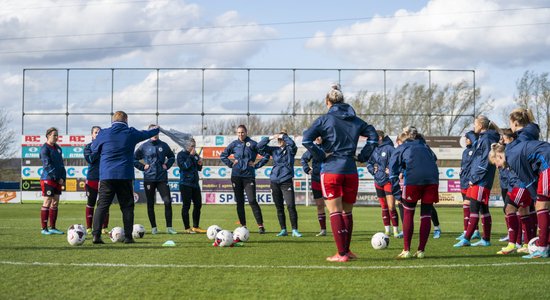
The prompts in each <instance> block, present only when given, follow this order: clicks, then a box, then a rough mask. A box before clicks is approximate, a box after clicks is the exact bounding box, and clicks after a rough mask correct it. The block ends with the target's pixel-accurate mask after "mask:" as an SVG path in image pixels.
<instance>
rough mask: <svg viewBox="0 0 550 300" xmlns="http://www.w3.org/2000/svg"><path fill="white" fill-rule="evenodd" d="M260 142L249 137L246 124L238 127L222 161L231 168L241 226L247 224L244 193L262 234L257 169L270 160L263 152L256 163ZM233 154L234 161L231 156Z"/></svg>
mask: <svg viewBox="0 0 550 300" xmlns="http://www.w3.org/2000/svg"><path fill="white" fill-rule="evenodd" d="M258 152H259V151H258V143H256V142H255V141H253V140H252V139H251V138H249V137H248V130H247V129H246V126H244V125H239V126H238V127H237V139H236V140H234V141H233V142H231V143H230V144H229V145H228V146H227V147H226V148H225V149H224V150H223V152H222V154H221V155H220V159H221V161H222V162H223V163H224V164H225V165H226V166H228V167H230V168H231V183H232V185H233V192H234V193H235V202H237V215H238V216H239V222H240V223H241V226H246V213H245V210H244V194H245V193H246V198H247V199H248V203H249V204H250V207H252V213H253V214H254V218H255V219H256V223H257V224H258V231H259V233H260V234H264V233H265V228H264V220H263V216H262V209H261V208H260V205H259V204H258V201H257V200H256V169H259V168H261V167H262V166H264V165H265V164H266V163H267V162H268V161H269V155H268V154H262V155H264V157H263V158H262V159H261V160H260V161H259V162H258V163H255V161H256V157H257V156H258ZM231 155H233V161H231V160H230V159H229V156H231Z"/></svg>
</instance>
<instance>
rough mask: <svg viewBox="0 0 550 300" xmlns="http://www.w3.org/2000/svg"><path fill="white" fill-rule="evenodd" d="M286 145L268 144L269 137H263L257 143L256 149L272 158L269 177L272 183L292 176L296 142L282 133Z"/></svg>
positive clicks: (296, 148) (283, 180)
mask: <svg viewBox="0 0 550 300" xmlns="http://www.w3.org/2000/svg"><path fill="white" fill-rule="evenodd" d="M283 140H284V141H285V143H286V145H285V146H284V147H271V146H268V144H269V138H268V137H264V138H263V139H262V140H261V141H260V142H259V143H258V149H259V150H260V151H261V152H262V153H268V154H269V155H271V158H272V159H273V169H272V170H271V175H269V179H270V180H271V182H274V183H281V182H285V181H288V180H289V179H292V178H294V157H295V156H296V152H298V147H296V143H294V141H293V140H292V139H291V138H290V137H289V136H288V135H286V134H284V135H283Z"/></svg>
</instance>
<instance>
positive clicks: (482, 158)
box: [469, 129, 500, 189]
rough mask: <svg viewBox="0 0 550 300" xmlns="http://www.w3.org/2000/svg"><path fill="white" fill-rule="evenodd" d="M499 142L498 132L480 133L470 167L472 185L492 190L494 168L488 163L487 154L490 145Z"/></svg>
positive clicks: (490, 130)
mask: <svg viewBox="0 0 550 300" xmlns="http://www.w3.org/2000/svg"><path fill="white" fill-rule="evenodd" d="M499 140H500V135H499V134H498V132H496V131H494V130H492V129H489V130H487V131H485V132H481V133H480V134H479V137H478V138H477V141H476V142H475V144H474V153H473V155H472V162H471V165H470V178H469V179H470V180H469V181H471V182H472V183H473V184H474V185H478V186H482V187H485V188H487V189H492V188H493V181H494V179H495V172H496V167H495V165H493V164H491V163H489V152H490V151H491V144H492V143H497V142H498V141H499Z"/></svg>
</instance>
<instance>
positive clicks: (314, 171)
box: [300, 137, 327, 236]
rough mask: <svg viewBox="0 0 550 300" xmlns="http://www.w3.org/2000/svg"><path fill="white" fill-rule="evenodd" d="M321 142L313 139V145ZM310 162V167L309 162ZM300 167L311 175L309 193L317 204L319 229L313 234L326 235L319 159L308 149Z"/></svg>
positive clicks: (318, 139) (320, 139) (303, 155)
mask: <svg viewBox="0 0 550 300" xmlns="http://www.w3.org/2000/svg"><path fill="white" fill-rule="evenodd" d="M322 143H323V139H322V138H321V137H318V138H316V139H315V143H314V144H315V145H317V146H319V145H321V144H322ZM310 161H312V162H311V167H310V166H309V162H310ZM300 162H301V163H302V168H303V169H304V172H306V173H307V174H308V175H309V176H311V193H312V194H313V200H314V201H315V205H316V206H317V220H318V221H319V226H320V227H321V231H319V233H318V234H316V235H315V236H326V235H327V215H326V214H325V199H324V198H323V191H322V188H321V161H319V160H317V159H315V158H313V155H311V152H310V151H309V150H308V151H306V152H304V154H302V159H301V160H300Z"/></svg>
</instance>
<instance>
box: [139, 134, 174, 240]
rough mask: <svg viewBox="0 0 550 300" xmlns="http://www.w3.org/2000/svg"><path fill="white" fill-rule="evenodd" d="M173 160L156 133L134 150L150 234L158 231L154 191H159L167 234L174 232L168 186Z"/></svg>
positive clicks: (172, 153)
mask: <svg viewBox="0 0 550 300" xmlns="http://www.w3.org/2000/svg"><path fill="white" fill-rule="evenodd" d="M154 127H156V125H149V129H151V128H154ZM141 160H143V162H141ZM175 161H176V159H175V156H174V152H172V149H170V146H168V144H166V143H165V142H163V141H161V140H159V137H158V135H155V136H154V137H152V138H151V139H150V140H148V141H147V142H145V143H143V144H141V145H140V146H139V148H138V149H137V150H136V152H134V167H136V169H138V170H140V171H143V188H144V189H145V196H146V198H147V216H148V217H149V222H150V223H151V228H152V229H151V233H152V234H157V233H158V230H157V220H156V217H155V202H156V199H155V198H156V197H155V194H156V191H158V192H159V194H160V197H161V198H162V202H163V203H164V217H165V218H166V231H167V232H168V233H169V234H176V231H175V230H174V229H173V228H172V198H171V197H170V188H169V187H168V169H170V168H171V167H172V165H173V164H174V162H175Z"/></svg>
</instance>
